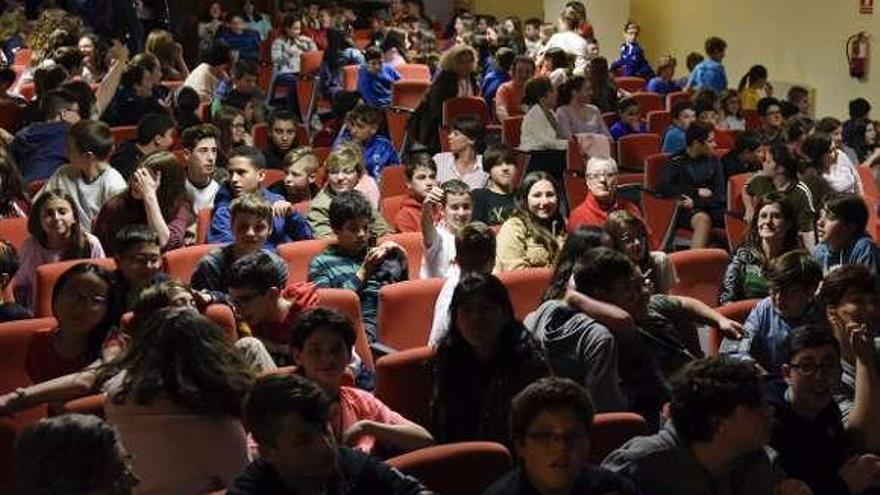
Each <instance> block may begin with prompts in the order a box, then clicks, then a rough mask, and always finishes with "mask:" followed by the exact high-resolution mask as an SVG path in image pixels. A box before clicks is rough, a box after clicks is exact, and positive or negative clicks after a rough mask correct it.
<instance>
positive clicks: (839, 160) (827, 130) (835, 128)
mask: <svg viewBox="0 0 880 495" xmlns="http://www.w3.org/2000/svg"><path fill="white" fill-rule="evenodd" d="M865 103H867V102H865ZM869 111H870V109H869ZM859 120H861V119H856V121H859ZM844 127H845V126H844V125H843V124H841V122H840V121H839V120H837V119H835V118H834V117H825V118H823V119H820V120H819V121H818V122H816V132H818V133H822V134H827V135H828V136H829V137H830V138H831V144H833V145H834V158H835V164H836V165H837V166H838V167H845V166H849V167H853V166H855V165H858V163H859V157H858V156H856V152H855V150H854V149H852V148H850V147H849V146H848V145H847V144H846V140H845V139H844V133H845V132H851V131H849V130H846V129H844Z"/></svg>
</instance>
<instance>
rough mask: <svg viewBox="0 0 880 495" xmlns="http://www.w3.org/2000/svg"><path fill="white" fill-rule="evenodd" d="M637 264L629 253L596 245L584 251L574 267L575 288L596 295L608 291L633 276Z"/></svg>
mask: <svg viewBox="0 0 880 495" xmlns="http://www.w3.org/2000/svg"><path fill="white" fill-rule="evenodd" d="M635 271H636V265H635V263H633V262H632V260H630V259H629V257H627V255H625V254H623V253H621V252H620V251H615V250H613V249H609V248H606V247H595V248H592V249H589V250H588V251H587V252H585V253H583V255H582V256H581V258H580V259H579V260H578V262H577V264H576V265H575V267H574V285H575V289H576V290H577V291H578V292H580V293H581V294H586V295H588V296H595V295H597V294H599V293H602V292H608V291H609V290H610V289H611V286H613V285H614V284H616V283H617V282H618V281H619V280H623V279H626V278H630V277H632V275H633V273H635Z"/></svg>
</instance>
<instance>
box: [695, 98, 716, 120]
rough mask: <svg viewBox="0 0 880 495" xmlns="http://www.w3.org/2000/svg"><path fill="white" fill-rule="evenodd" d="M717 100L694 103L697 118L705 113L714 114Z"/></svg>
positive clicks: (704, 99)
mask: <svg viewBox="0 0 880 495" xmlns="http://www.w3.org/2000/svg"><path fill="white" fill-rule="evenodd" d="M716 100H717V98H716V99H712V100H710V99H708V98H703V99H698V100H696V102H694V107H695V109H694V111H695V112H696V114H697V116H700V115H702V114H703V113H704V112H714V111H715V101H716Z"/></svg>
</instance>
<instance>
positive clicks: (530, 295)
mask: <svg viewBox="0 0 880 495" xmlns="http://www.w3.org/2000/svg"><path fill="white" fill-rule="evenodd" d="M552 277H553V270H552V269H551V268H550V267H542V268H525V269H522V270H513V271H509V272H502V273H499V274H498V279H499V280H501V281H502V282H503V283H504V285H505V286H506V287H507V292H508V293H509V294H510V302H512V303H513V311H514V313H516V317H517V319H519V320H522V319H524V318H525V317H526V315H528V314H529V313H531V312H532V311H534V310H535V308H537V307H538V306H540V305H541V299H542V296H543V295H544V291H545V290H546V289H547V286H548V285H550V279H551V278H552Z"/></svg>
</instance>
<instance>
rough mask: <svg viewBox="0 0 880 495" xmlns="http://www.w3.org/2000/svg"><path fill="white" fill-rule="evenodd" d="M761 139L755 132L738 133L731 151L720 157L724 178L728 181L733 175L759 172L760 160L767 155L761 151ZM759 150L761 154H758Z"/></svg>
mask: <svg viewBox="0 0 880 495" xmlns="http://www.w3.org/2000/svg"><path fill="white" fill-rule="evenodd" d="M761 146H762V145H761V138H760V137H759V136H758V133H756V132H755V131H745V130H743V131H738V132H737V133H736V137H735V138H734V141H733V149H731V150H730V151H728V152H727V153H725V154H724V156H722V157H721V166H722V167H723V168H724V176H725V177H727V178H728V179H730V178H731V177H732V176H734V175H738V174H746V173H752V172H759V171H760V170H761V165H762V162H761V158H762V157H763V156H766V155H767V153H766V152H763V151H764V150H762V149H761ZM759 150H760V151H762V153H759Z"/></svg>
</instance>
